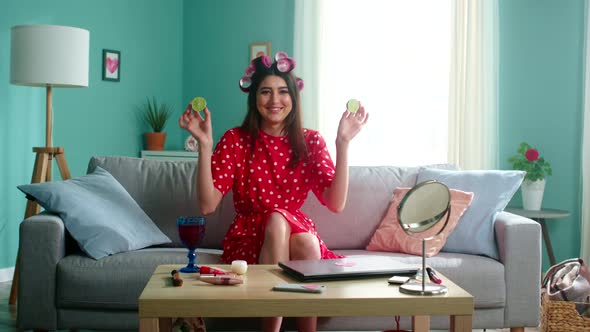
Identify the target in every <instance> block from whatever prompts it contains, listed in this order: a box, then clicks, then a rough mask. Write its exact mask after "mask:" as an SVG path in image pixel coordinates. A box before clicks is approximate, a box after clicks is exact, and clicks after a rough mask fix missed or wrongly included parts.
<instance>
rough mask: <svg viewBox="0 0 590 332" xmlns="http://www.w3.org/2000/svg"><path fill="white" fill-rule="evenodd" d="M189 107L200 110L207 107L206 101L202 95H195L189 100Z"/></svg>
mask: <svg viewBox="0 0 590 332" xmlns="http://www.w3.org/2000/svg"><path fill="white" fill-rule="evenodd" d="M191 107H192V108H193V110H194V111H196V112H199V111H202V110H204V109H205V107H207V101H206V100H205V98H203V97H195V99H193V101H191Z"/></svg>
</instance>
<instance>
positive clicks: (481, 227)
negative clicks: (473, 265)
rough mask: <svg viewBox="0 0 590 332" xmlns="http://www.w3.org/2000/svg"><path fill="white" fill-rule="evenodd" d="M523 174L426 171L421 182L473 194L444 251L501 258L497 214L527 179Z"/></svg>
mask: <svg viewBox="0 0 590 332" xmlns="http://www.w3.org/2000/svg"><path fill="white" fill-rule="evenodd" d="M524 175H525V172H523V171H501V170H481V171H449V170H442V169H434V168H424V169H422V170H420V172H419V174H418V180H417V182H418V183H419V182H423V181H426V180H437V181H440V182H442V183H444V184H446V185H447V186H448V187H449V188H450V189H457V190H462V191H466V192H472V193H473V201H472V202H471V205H470V206H469V208H468V209H467V211H465V214H463V217H462V218H461V222H459V224H458V225H457V227H456V228H455V230H454V231H453V232H452V233H451V234H450V235H449V238H448V239H447V242H446V243H445V246H444V247H443V249H442V251H447V252H458V253H467V254H475V255H484V256H488V257H491V258H494V259H498V258H499V254H498V249H497V245H496V241H495V237H494V234H495V233H494V222H495V220H496V215H497V214H498V213H500V212H502V211H503V210H504V208H505V207H506V205H507V204H508V202H510V200H511V199H512V196H513V195H514V193H515V192H516V191H517V190H518V188H519V187H520V184H521V183H522V180H523V178H524Z"/></svg>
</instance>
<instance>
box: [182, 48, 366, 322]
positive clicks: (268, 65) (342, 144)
mask: <svg viewBox="0 0 590 332" xmlns="http://www.w3.org/2000/svg"><path fill="white" fill-rule="evenodd" d="M294 67H295V61H294V60H293V59H291V58H289V57H288V56H287V54H286V53H284V52H279V53H277V56H276V57H275V61H274V62H272V61H271V60H270V58H269V57H268V56H262V57H258V58H256V59H254V60H252V63H251V64H250V66H248V68H247V69H246V75H245V76H244V77H242V79H241V80H240V88H241V89H242V91H244V92H247V93H248V112H247V114H246V117H245V119H244V121H243V123H242V125H241V126H240V127H236V128H233V129H230V130H228V131H227V132H226V133H225V134H224V135H223V136H222V138H221V139H220V141H219V143H218V144H217V146H216V148H215V151H214V152H213V153H212V152H211V150H212V147H213V138H212V127H211V114H210V112H209V110H208V109H205V110H204V114H205V116H204V117H202V116H201V115H200V114H198V113H196V112H193V111H192V110H191V107H190V105H189V106H188V107H187V109H186V111H185V112H184V113H183V115H182V116H181V117H180V119H179V124H180V126H181V127H182V128H184V129H186V130H187V131H189V132H190V133H191V135H193V137H195V139H197V141H198V142H199V161H198V163H199V164H198V183H197V191H198V196H199V206H200V209H201V212H202V213H204V214H209V213H212V212H213V211H214V210H215V209H216V208H217V206H218V205H219V202H220V201H221V199H222V197H223V196H224V195H225V194H226V193H227V192H228V191H229V190H230V189H232V190H233V194H234V206H235V210H236V212H237V215H236V218H235V219H234V222H233V223H232V225H231V226H230V227H229V229H228V231H227V233H226V236H225V238H224V240H223V243H222V245H223V255H222V259H223V261H224V262H226V263H230V262H231V261H232V260H236V259H242V260H246V261H248V263H250V264H256V263H258V264H276V263H278V262H279V261H287V260H294V259H329V258H339V257H341V256H339V255H336V254H334V253H333V252H332V251H330V250H329V249H328V248H327V247H326V245H325V244H324V242H323V241H322V240H321V239H320V237H319V236H318V234H317V232H316V229H315V225H314V223H313V221H311V219H309V218H308V217H307V216H306V215H305V214H304V213H303V212H301V211H300V210H299V209H300V208H301V206H302V205H303V203H304V202H305V199H306V198H307V194H308V192H309V191H310V190H311V191H313V193H314V194H315V195H316V196H317V198H318V199H319V201H320V202H321V203H322V204H324V205H326V206H327V207H328V208H329V209H330V210H331V211H333V212H340V211H342V209H343V208H344V205H345V203H346V195H347V191H348V156H347V154H348V144H349V143H350V141H351V140H352V139H353V138H354V137H355V136H356V135H357V134H358V133H359V131H360V130H361V129H362V127H363V126H364V125H365V123H366V122H367V120H368V114H367V113H366V112H365V110H364V108H363V107H362V106H361V107H360V109H359V111H358V112H356V113H350V112H348V111H345V112H344V113H343V115H342V118H341V119H340V124H339V126H338V134H337V137H336V166H334V163H333V162H332V159H331V158H330V154H329V153H328V150H327V148H326V143H325V141H324V139H323V138H322V136H321V135H320V134H319V133H318V132H317V131H313V130H309V129H303V128H302V119H301V108H300V98H299V90H300V89H302V88H303V81H302V80H300V79H298V78H296V77H295V76H294V75H293V74H292V70H293V69H294ZM281 321H282V319H281V317H273V318H265V319H264V320H263V329H264V331H279V329H280V326H281ZM316 321H317V320H316V318H315V317H305V318H298V319H297V326H298V329H299V331H315V330H316Z"/></svg>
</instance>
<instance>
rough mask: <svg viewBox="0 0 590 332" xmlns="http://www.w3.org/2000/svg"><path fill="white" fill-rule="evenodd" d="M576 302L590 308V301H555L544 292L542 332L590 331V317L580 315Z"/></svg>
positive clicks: (542, 298) (542, 296)
mask: <svg viewBox="0 0 590 332" xmlns="http://www.w3.org/2000/svg"><path fill="white" fill-rule="evenodd" d="M576 304H579V305H583V306H586V307H588V308H590V303H580V302H571V301H553V300H550V299H549V296H548V295H547V294H546V293H545V292H542V295H541V332H582V331H588V332H590V318H586V317H582V316H580V314H579V313H578V311H577V310H576Z"/></svg>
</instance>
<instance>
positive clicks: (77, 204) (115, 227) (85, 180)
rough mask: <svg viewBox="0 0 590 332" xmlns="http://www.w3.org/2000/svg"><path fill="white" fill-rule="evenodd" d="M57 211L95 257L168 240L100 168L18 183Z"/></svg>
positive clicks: (123, 189)
mask: <svg viewBox="0 0 590 332" xmlns="http://www.w3.org/2000/svg"><path fill="white" fill-rule="evenodd" d="M18 189H20V190H21V191H22V192H24V193H25V194H27V195H29V196H32V197H33V198H34V199H35V200H36V201H37V202H38V203H39V204H40V205H41V206H42V207H43V208H44V209H45V210H47V211H49V212H53V213H56V214H59V216H60V217H61V218H62V219H63V221H64V224H65V227H66V228H67V230H68V231H69V232H70V234H71V235H72V237H73V238H74V239H75V240H76V241H77V242H78V244H79V245H80V248H81V249H82V250H83V251H84V252H85V253H86V254H88V256H90V257H92V258H94V259H100V258H102V257H105V256H108V255H112V254H116V253H118V252H125V251H131V250H136V249H141V248H145V247H148V246H152V245H156V244H162V243H168V242H171V241H170V239H169V238H168V237H167V236H166V235H164V233H162V232H161V231H160V229H158V227H157V226H156V225H155V224H154V222H153V221H152V220H151V219H150V217H149V216H148V215H147V214H146V213H145V212H144V211H143V210H142V209H141V208H140V207H139V205H138V204H137V203H136V202H135V200H133V198H132V197H131V196H130V195H129V193H128V192H127V191H126V190H125V188H123V186H122V185H121V184H120V183H119V182H118V181H117V180H116V179H115V178H114V177H113V176H112V175H111V174H110V173H109V172H107V171H105V170H104V169H103V168H100V167H96V169H95V170H94V172H92V173H91V174H88V175H85V176H81V177H78V178H74V179H70V180H66V181H55V182H45V183H35V184H26V185H20V186H18Z"/></svg>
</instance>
